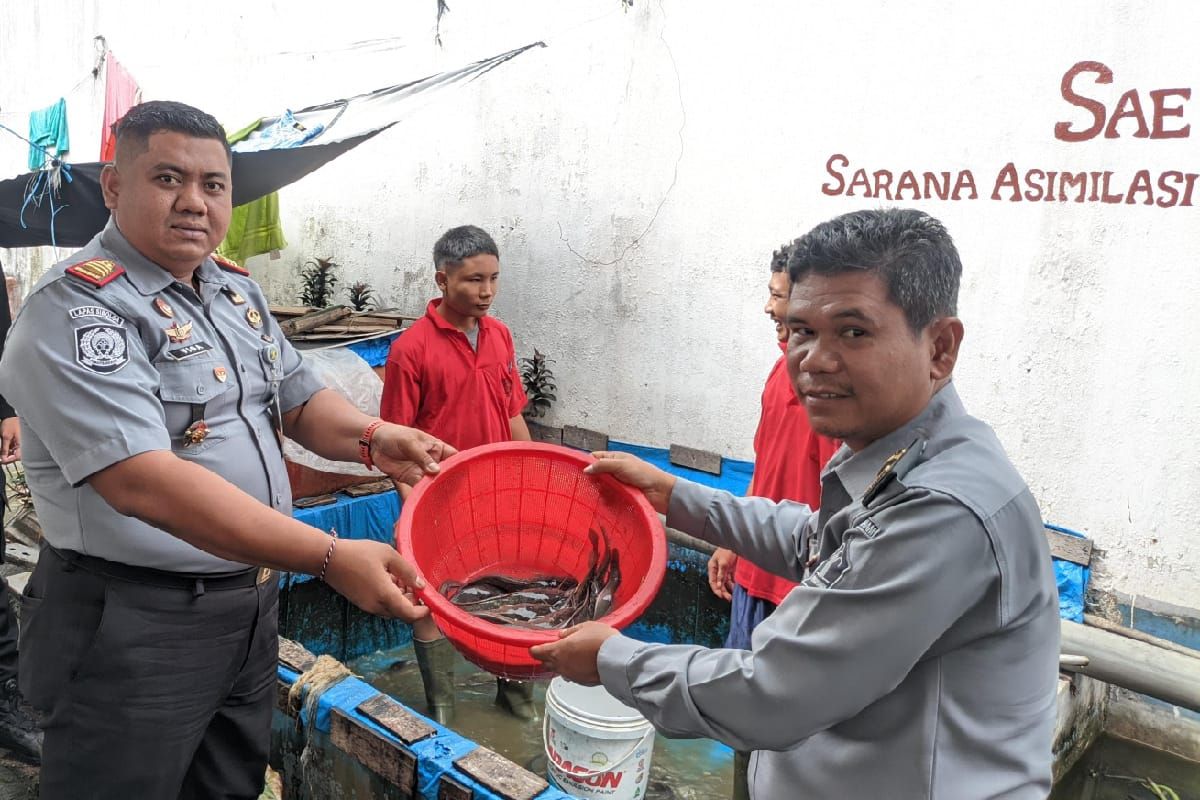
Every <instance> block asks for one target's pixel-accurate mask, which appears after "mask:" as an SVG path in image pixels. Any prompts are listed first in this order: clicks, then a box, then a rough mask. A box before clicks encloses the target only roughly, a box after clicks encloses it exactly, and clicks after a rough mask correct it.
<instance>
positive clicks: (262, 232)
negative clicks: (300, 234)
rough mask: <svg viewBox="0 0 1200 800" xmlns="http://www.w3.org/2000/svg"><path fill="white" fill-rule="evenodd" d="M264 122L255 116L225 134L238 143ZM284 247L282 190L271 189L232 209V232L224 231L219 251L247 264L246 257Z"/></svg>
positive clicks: (220, 253) (232, 141) (231, 140)
mask: <svg viewBox="0 0 1200 800" xmlns="http://www.w3.org/2000/svg"><path fill="white" fill-rule="evenodd" d="M261 122H262V120H255V121H254V122H252V123H251V124H249V125H247V126H246V127H244V128H242V129H241V130H239V131H235V132H234V133H232V134H229V136H227V137H226V138H227V139H228V140H229V143H230V144H237V143H238V142H240V141H241V140H242V139H245V138H246V137H247V136H249V135H250V134H251V133H253V132H254V131H255V130H256V129H257V128H258V126H259V124H260V123H261ZM285 247H287V240H286V239H285V238H284V237H283V225H282V224H281V223H280V221H279V192H271V193H270V194H269V195H266V196H265V197H260V198H258V199H257V200H252V201H250V202H249V203H245V204H243V205H240V206H237V207H236V208H234V209H233V216H232V217H231V218H230V220H229V232H228V233H226V234H225V241H223V242H221V246H220V247H218V248H217V253H218V254H219V255H222V256H224V257H225V258H228V259H230V260H232V261H236V262H237V263H238V264H240V265H242V266H245V265H246V259H248V258H250V257H251V256H257V255H260V254H262V253H270V252H272V251H274V250H282V249H283V248H285Z"/></svg>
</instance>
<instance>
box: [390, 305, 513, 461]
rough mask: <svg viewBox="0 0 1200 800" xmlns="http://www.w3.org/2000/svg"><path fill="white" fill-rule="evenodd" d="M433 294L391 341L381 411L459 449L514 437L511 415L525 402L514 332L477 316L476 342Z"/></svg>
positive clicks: (394, 420) (394, 419) (486, 318)
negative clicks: (439, 309)
mask: <svg viewBox="0 0 1200 800" xmlns="http://www.w3.org/2000/svg"><path fill="white" fill-rule="evenodd" d="M441 302H442V300H441V298H437V299H434V300H431V301H430V303H429V306H428V307H427V308H426V309H425V316H424V317H422V318H421V319H419V320H417V321H416V322H414V323H413V325H412V327H411V328H409V329H408V330H406V331H405V332H404V333H402V334H400V336H399V337H397V338H396V341H394V342H392V347H391V350H389V351H388V359H387V365H386V367H385V369H384V378H383V396H382V398H381V399H380V404H379V416H380V417H382V418H383V419H385V420H387V421H388V422H395V423H398V424H400V425H408V426H410V427H413V428H419V429H420V430H423V431H425V432H426V433H428V434H431V435H433V436H436V437H438V438H439V439H441V440H442V441H444V442H446V443H447V444H451V445H453V446H454V447H456V448H458V449H459V450H466V449H468V448H470V447H476V446H478V445H481V444H493V443H495V442H507V441H508V440H510V439H511V438H512V431H511V428H510V427H509V421H510V420H511V419H512V418H513V417H515V416H517V415H518V414H520V413H521V410H522V409H524V408H525V403H526V399H525V388H524V386H522V384H521V374H520V373H519V372H518V371H517V363H516V362H517V358H516V353H515V351H514V349H513V340H512V334H511V333H510V332H509V330H508V327H507V326H506V325H505V324H504V323H503V322H501V321H500V320H498V319H494V318H492V317H481V318H480V319H479V338H478V340H477V345H478V349H477V350H473V349H471V343H470V342H469V341H468V340H467V335H466V334H465V333H463V332H462V331H460V330H458V329H457V328H455V327H454V326H453V325H451V324H450V323H449V322H447V321H446V320H445V319H444V318H443V317H442V315H441V314H438V313H437V307H438V306H439V305H441Z"/></svg>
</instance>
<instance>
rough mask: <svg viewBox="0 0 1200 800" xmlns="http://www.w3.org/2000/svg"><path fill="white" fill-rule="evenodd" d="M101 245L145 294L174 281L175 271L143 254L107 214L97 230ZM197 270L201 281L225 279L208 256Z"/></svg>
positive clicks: (220, 280) (222, 280) (212, 281)
mask: <svg viewBox="0 0 1200 800" xmlns="http://www.w3.org/2000/svg"><path fill="white" fill-rule="evenodd" d="M100 246H101V247H103V248H104V250H105V251H106V252H108V253H111V254H112V255H113V257H114V260H115V261H116V262H117V263H118V264H120V265H121V266H122V267H124V268H125V275H126V276H127V277H128V278H129V280H130V282H131V283H132V284H133V285H134V288H136V289H137V290H138V291H139V292H141V293H142V294H144V295H146V296H149V295H153V294H158V293H159V292H161V291H162V290H163V289H165V288H167V287H168V286H170V285H171V284H172V283H175V276H174V275H172V274H171V273H170V272H168V271H167V270H165V269H163V268H162V267H160V266H159V265H158V264H155V263H154V262H153V261H151V260H150V259H148V258H146V257H145V256H144V255H142V254H141V253H140V252H139V251H138V249H137V248H136V247H134V246H133V245H132V244H130V243H129V240H128V239H126V238H125V234H123V233H121V229H120V228H118V227H117V222H116V220H115V219H113V218H112V217H109V218H108V224H107V225H105V226H104V230H103V231H101V233H100ZM196 274H197V276H198V277H199V278H200V280H202V281H206V282H210V283H222V284H223V283H224V282H225V280H224V275H223V273H222V272H221V269H220V268H219V267H218V266H217V265H216V264H214V263H212V259H211V258H206V259H204V261H203V262H202V263H201V264H200V266H199V268H197V270H196Z"/></svg>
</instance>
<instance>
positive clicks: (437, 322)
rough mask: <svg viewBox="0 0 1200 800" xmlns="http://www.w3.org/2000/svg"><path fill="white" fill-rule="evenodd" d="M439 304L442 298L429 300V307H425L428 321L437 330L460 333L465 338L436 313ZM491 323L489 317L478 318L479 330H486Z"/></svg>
mask: <svg viewBox="0 0 1200 800" xmlns="http://www.w3.org/2000/svg"><path fill="white" fill-rule="evenodd" d="M441 304H442V298H440V297H435V298H433V299H432V300H430V301H429V305H427V306H426V307H425V316H427V317H429V321H430V322H432V323H433V325H434V327H435V328H437V329H438V330H442V331H446V332H447V333H462V334H463V335H464V336H465V335H466V333H465V332H463V331H460V330H459V329H458V328H456V327H454V326H453V325H451V324H450V323H449V322H447V321H446V318H445V317H443V316H442V315H441V314H439V313H437V307H438V306H440V305H441ZM493 321H494V320H492V318H491V317H487V316H485V317H479V329H480V330H487V329H488V328H489V327H490V326H491V325H492V323H493Z"/></svg>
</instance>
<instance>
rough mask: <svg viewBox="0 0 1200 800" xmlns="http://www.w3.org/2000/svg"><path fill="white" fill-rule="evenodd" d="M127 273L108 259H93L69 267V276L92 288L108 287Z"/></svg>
mask: <svg viewBox="0 0 1200 800" xmlns="http://www.w3.org/2000/svg"><path fill="white" fill-rule="evenodd" d="M124 273H125V268H124V267H122V266H121V265H120V264H118V263H117V262H115V261H110V260H109V259H107V258H93V259H91V260H89V261H80V262H79V263H78V264H73V265H71V266H69V267H67V274H68V275H72V276H74V277H76V278H79V280H81V281H83V282H85V283H90V284H91V285H92V286H97V287H99V286H106V285H107V284H110V283H112V282H113V281H115V280H116V279H117V278H119V277H121V275H123V274H124Z"/></svg>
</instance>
